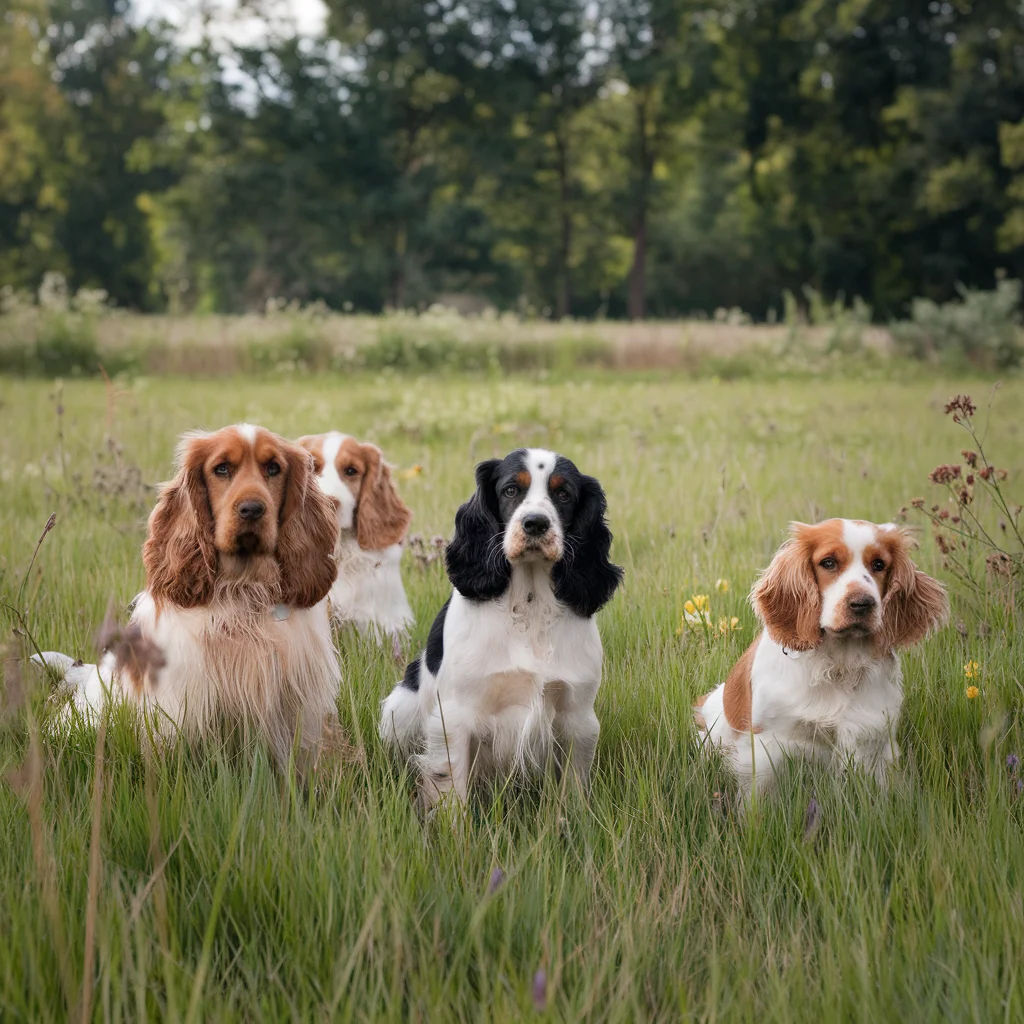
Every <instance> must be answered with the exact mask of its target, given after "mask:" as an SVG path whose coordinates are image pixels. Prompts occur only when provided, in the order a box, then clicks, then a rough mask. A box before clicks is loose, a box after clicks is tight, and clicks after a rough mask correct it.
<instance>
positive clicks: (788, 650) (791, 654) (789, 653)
mask: <svg viewBox="0 0 1024 1024" xmlns="http://www.w3.org/2000/svg"><path fill="white" fill-rule="evenodd" d="M782 653H783V654H784V655H785V656H786V657H787V658H791V659H792V660H793V661H796V659H797V658H799V657H800V652H799V651H794V650H793V648H792V647H786V646H785V645H783V647H782Z"/></svg>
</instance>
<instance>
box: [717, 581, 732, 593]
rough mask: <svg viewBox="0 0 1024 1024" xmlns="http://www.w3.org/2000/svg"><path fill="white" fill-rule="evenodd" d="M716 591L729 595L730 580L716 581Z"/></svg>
mask: <svg viewBox="0 0 1024 1024" xmlns="http://www.w3.org/2000/svg"><path fill="white" fill-rule="evenodd" d="M715 590H717V591H718V592H719V593H720V594H728V593H729V581H728V580H715Z"/></svg>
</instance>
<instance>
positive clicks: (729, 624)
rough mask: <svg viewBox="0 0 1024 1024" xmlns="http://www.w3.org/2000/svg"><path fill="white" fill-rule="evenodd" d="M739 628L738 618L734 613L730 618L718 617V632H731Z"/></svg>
mask: <svg viewBox="0 0 1024 1024" xmlns="http://www.w3.org/2000/svg"><path fill="white" fill-rule="evenodd" d="M739 628H740V620H739V619H738V618H736V616H735V615H734V616H733V617H732V618H731V619H725V618H722V619H719V620H718V632H719V633H732V632H734V631H735V630H737V629H739Z"/></svg>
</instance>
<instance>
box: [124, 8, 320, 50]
mask: <svg viewBox="0 0 1024 1024" xmlns="http://www.w3.org/2000/svg"><path fill="white" fill-rule="evenodd" d="M260 6H261V8H262V9H263V10H270V11H272V15H271V19H266V18H263V17H254V16H253V15H252V14H251V13H249V12H248V11H245V10H244V7H245V4H244V2H242V0H136V2H135V3H134V4H133V8H134V11H135V14H136V16H137V17H138V18H139V19H140V20H147V19H149V18H153V17H161V18H164V19H165V20H167V21H169V22H170V23H171V24H173V25H177V26H178V31H179V35H180V37H181V40H182V42H184V43H186V44H187V43H194V42H196V41H198V38H199V26H200V25H201V23H202V12H203V11H204V10H205V11H207V12H210V14H211V21H212V26H213V30H214V31H213V34H214V35H215V36H220V37H221V38H224V39H228V40H230V41H231V42H233V43H238V44H242V45H246V44H252V43H255V42H258V41H259V40H261V39H264V38H266V36H267V35H268V34H270V33H271V32H272V31H273V29H274V27H275V26H276V27H277V28H278V29H279V34H284V32H286V31H287V30H288V29H290V28H291V27H293V26H294V28H296V29H297V30H298V32H299V34H300V35H314V34H316V33H317V32H319V31H320V30H321V29H322V28H323V26H324V21H325V19H326V16H327V12H326V9H325V8H324V5H323V3H322V0H263V2H262V3H261V4H260ZM240 8H243V10H240Z"/></svg>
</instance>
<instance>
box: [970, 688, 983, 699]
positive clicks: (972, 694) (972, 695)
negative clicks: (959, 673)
mask: <svg viewBox="0 0 1024 1024" xmlns="http://www.w3.org/2000/svg"><path fill="white" fill-rule="evenodd" d="M979 693H981V690H979V689H978V688H977V687H976V686H968V687H967V699H968V700H974V698H975V697H977V696H978V694H979Z"/></svg>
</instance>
